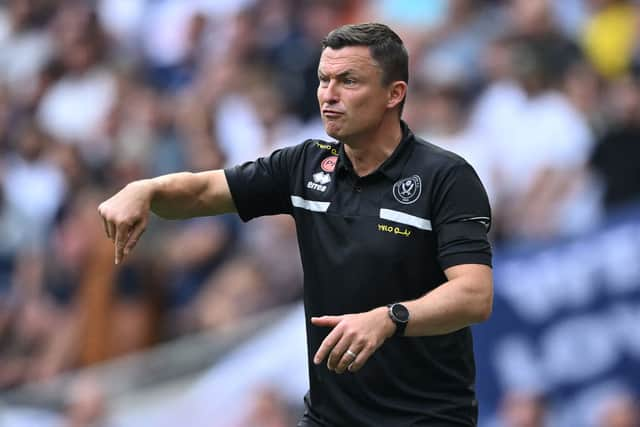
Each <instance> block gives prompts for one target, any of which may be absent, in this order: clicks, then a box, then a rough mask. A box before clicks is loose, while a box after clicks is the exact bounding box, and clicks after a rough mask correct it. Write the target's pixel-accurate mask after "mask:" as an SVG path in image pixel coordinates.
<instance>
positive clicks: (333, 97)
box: [321, 80, 340, 104]
mask: <svg viewBox="0 0 640 427" xmlns="http://www.w3.org/2000/svg"><path fill="white" fill-rule="evenodd" d="M339 100H340V96H339V93H338V88H337V84H336V82H335V81H333V80H332V81H330V82H329V84H328V85H327V86H326V87H324V88H322V95H321V101H322V102H323V103H327V104H335V103H336V102H338V101H339Z"/></svg>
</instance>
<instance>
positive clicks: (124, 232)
mask: <svg viewBox="0 0 640 427" xmlns="http://www.w3.org/2000/svg"><path fill="white" fill-rule="evenodd" d="M128 237H129V226H128V225H127V224H124V223H121V224H118V226H117V227H116V239H115V245H114V246H115V249H116V260H115V262H116V264H119V263H120V261H122V253H123V251H124V246H125V244H126V241H127V238H128Z"/></svg>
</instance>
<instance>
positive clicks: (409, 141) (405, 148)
mask: <svg viewBox="0 0 640 427" xmlns="http://www.w3.org/2000/svg"><path fill="white" fill-rule="evenodd" d="M400 126H401V128H402V139H401V140H400V144H398V146H397V147H396V148H395V150H393V153H391V155H390V156H389V157H388V158H387V159H386V160H385V161H384V162H382V164H381V165H380V166H379V167H378V169H377V170H376V171H375V172H373V173H374V174H375V173H378V172H379V173H381V174H382V175H384V176H386V177H387V178H389V179H390V180H392V181H396V180H398V179H399V178H400V175H401V174H402V170H403V169H404V165H405V164H406V163H407V160H409V157H410V154H411V147H413V142H414V139H415V137H414V135H413V132H411V129H409V126H407V124H406V123H405V122H404V121H402V120H401V121H400ZM338 158H339V159H338V169H339V170H340V171H345V172H346V171H350V172H353V165H352V164H351V160H349V157H348V156H347V154H346V153H345V150H344V144H342V143H341V144H340V150H339V152H338Z"/></svg>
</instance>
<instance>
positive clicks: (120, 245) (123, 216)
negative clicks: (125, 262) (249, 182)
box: [98, 170, 235, 264]
mask: <svg viewBox="0 0 640 427" xmlns="http://www.w3.org/2000/svg"><path fill="white" fill-rule="evenodd" d="M149 211H153V212H154V213H155V214H156V215H158V216H160V217H162V218H166V219H180V218H192V217H196V216H205V215H217V214H222V213H227V212H234V211H235V206H234V203H233V199H232V197H231V191H230V190H229V185H228V183H227V178H226V176H225V174H224V171H222V170H215V171H209V172H200V173H190V172H181V173H175V174H170V175H163V176H159V177H157V178H152V179H144V180H140V181H134V182H132V183H130V184H128V185H127V186H125V187H124V188H123V189H122V190H120V191H119V192H118V193H116V194H115V195H114V196H113V197H111V198H110V199H108V200H106V201H105V202H103V203H101V204H100V206H99V207H98V212H99V213H100V216H101V217H102V220H103V223H104V228H105V233H106V234H107V237H109V238H110V239H112V240H114V242H115V262H116V264H118V263H119V262H120V261H121V260H122V259H123V257H124V256H126V255H128V254H129V252H130V251H131V249H133V247H134V246H135V245H136V243H137V242H138V240H139V239H140V236H142V233H143V232H144V230H145V229H146V227H147V222H148V217H149Z"/></svg>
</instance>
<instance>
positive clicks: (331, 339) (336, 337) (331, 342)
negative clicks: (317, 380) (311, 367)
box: [313, 328, 342, 365]
mask: <svg viewBox="0 0 640 427" xmlns="http://www.w3.org/2000/svg"><path fill="white" fill-rule="evenodd" d="M340 338H342V330H340V329H339V328H334V329H333V330H332V331H331V333H330V334H329V335H327V337H326V338H325V339H324V340H323V341H322V344H320V348H318V351H317V352H316V355H315V356H313V363H315V364H316V365H319V364H320V363H322V361H323V360H324V358H325V357H327V355H328V354H329V352H330V351H331V349H333V347H335V345H336V344H337V343H338V341H340Z"/></svg>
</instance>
